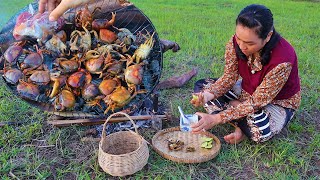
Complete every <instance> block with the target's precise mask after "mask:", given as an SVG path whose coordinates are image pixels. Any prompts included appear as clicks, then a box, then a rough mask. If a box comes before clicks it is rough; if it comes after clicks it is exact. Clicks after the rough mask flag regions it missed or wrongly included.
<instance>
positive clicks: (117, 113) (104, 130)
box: [101, 112, 139, 139]
mask: <svg viewBox="0 0 320 180" xmlns="http://www.w3.org/2000/svg"><path fill="white" fill-rule="evenodd" d="M120 114H121V115H124V116H126V117H127V118H128V119H129V120H130V121H131V123H132V124H133V127H134V130H135V132H136V133H137V134H139V133H138V129H137V126H136V124H135V123H134V121H133V120H132V119H131V117H130V116H129V115H128V114H126V113H123V112H116V113H113V114H111V115H110V116H109V117H108V118H107V120H106V122H105V123H104V124H103V128H102V137H101V139H104V138H105V137H106V126H107V123H108V121H109V120H110V119H111V118H112V117H113V116H116V115H120Z"/></svg>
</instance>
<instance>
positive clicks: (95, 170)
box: [0, 0, 320, 179]
mask: <svg viewBox="0 0 320 180" xmlns="http://www.w3.org/2000/svg"><path fill="white" fill-rule="evenodd" d="M133 2H134V3H135V5H136V6H137V7H139V8H140V9H141V10H142V11H143V12H144V13H145V14H146V15H147V16H148V17H149V18H150V19H151V21H152V23H153V24H154V25H155V27H156V29H157V31H158V33H159V35H160V38H162V39H169V40H172V41H176V42H177V43H179V45H180V46H181V50H180V51H179V52H177V53H172V52H167V53H166V54H165V55H164V67H163V69H162V72H163V73H162V79H166V78H168V77H171V76H175V75H177V74H182V73H184V72H186V71H189V70H191V69H192V67H197V68H198V69H199V73H198V75H197V76H196V77H195V78H193V79H192V80H191V81H189V82H188V83H187V84H186V85H185V86H184V87H182V88H179V89H172V90H163V91H161V94H160V97H161V102H163V103H164V104H165V105H166V106H167V107H168V108H169V109H170V110H171V111H173V113H174V115H175V116H178V112H177V110H176V107H177V105H181V106H182V107H183V109H185V110H186V113H194V112H195V111H196V110H195V109H194V108H193V107H192V106H191V105H190V104H189V99H190V93H191V92H192V88H193V83H194V82H195V81H196V80H197V79H200V78H205V77H208V76H209V77H219V76H220V75H221V74H222V72H223V65H224V62H223V57H224V47H225V44H226V42H227V41H228V40H229V38H230V37H231V36H232V34H233V33H234V28H235V25H234V24H235V18H236V16H237V14H238V13H239V12H240V10H241V9H242V8H243V7H245V6H246V5H248V4H251V3H260V4H264V5H266V6H267V7H269V8H270V9H271V10H272V12H273V14H274V20H275V27H276V29H277V31H278V32H280V33H281V35H282V36H283V37H285V38H286V39H287V40H288V41H289V42H290V43H291V44H292V45H293V46H294V47H295V49H296V52H297V55H298V59H299V71H300V77H301V82H302V90H303V91H302V104H301V108H300V110H299V111H298V112H297V115H296V117H295V118H294V120H293V122H292V123H291V124H290V125H289V127H288V130H287V133H285V134H286V135H280V136H279V137H277V138H275V139H273V140H272V141H270V142H266V143H264V144H259V145H255V144H253V143H252V142H249V141H244V142H242V143H241V144H239V145H228V144H224V143H223V144H222V149H221V152H220V154H219V155H218V156H217V157H216V158H215V159H213V160H211V161H209V162H206V163H201V164H192V165H186V164H179V163H174V162H171V161H169V160H166V159H164V158H162V157H161V156H159V155H158V154H156V153H155V152H154V151H152V150H151V151H150V152H151V155H150V158H149V162H148V165H147V166H146V167H145V168H144V169H143V170H142V171H139V172H137V173H136V174H135V175H133V176H132V177H131V178H133V179H253V178H254V179H318V178H319V174H320V169H319V167H320V164H319V162H320V155H319V153H320V151H319V149H320V135H319V115H320V113H319V110H320V108H319V106H320V97H319V94H320V81H319V79H320V66H319V63H320V40H319V39H320V33H319V32H320V21H319V9H320V3H318V2H319V1H288V0H287V1H276V0H273V1H271V0H264V1H261V0H258V1H250V0H242V1H237V0H225V1H221V0H220V1H219V0H215V1H214V0H211V1H208V0H198V1H192V0H172V1H167V0H154V1H143V0H134V1H133ZM27 3H28V1H14V2H12V1H10V3H9V2H4V3H1V7H0V17H1V20H0V26H2V25H3V24H4V23H5V22H6V21H7V20H8V19H9V18H10V16H11V15H13V14H15V12H17V11H18V10H19V9H20V8H21V7H23V6H25V5H26V4H27ZM0 85H1V86H0V121H16V122H23V124H22V125H19V126H14V125H11V126H4V127H1V128H0V137H1V138H0V174H1V175H2V176H1V178H3V179H12V178H13V177H12V175H10V174H14V175H15V176H17V177H18V178H20V179H94V178H95V179H107V178H110V176H108V175H107V174H105V173H104V172H103V171H102V170H101V168H100V167H99V165H98V162H97V149H98V146H97V143H83V142H81V141H80V138H81V135H82V133H83V131H84V130H85V129H87V128H88V127H66V128H61V129H58V128H52V127H49V126H48V125H46V124H45V121H46V120H47V118H48V115H47V114H45V113H43V112H41V111H40V110H38V109H36V108H33V107H31V106H30V105H28V104H27V103H26V102H24V101H22V100H21V99H19V98H17V97H16V96H14V95H12V94H11V92H10V91H9V90H8V89H7V88H6V86H5V85H4V83H3V82H1V84H0ZM169 125H170V124H169ZM169 125H167V126H169ZM231 130H232V128H231V127H229V126H228V125H223V126H219V127H216V128H214V129H213V130H212V132H213V133H214V134H216V135H217V136H218V137H219V138H221V137H223V135H225V134H227V133H229V132H230V131H231ZM151 136H152V135H150V134H149V135H146V136H145V137H146V138H147V139H150V138H151Z"/></svg>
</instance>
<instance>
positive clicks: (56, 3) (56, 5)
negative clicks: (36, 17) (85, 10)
mask: <svg viewBox="0 0 320 180" xmlns="http://www.w3.org/2000/svg"><path fill="white" fill-rule="evenodd" d="M90 1H91V0H39V13H43V12H44V11H45V10H46V9H47V10H48V11H49V12H51V13H50V15H49V20H50V21H56V20H57V19H58V18H59V17H60V16H62V15H63V13H64V12H66V11H67V10H68V9H71V8H75V7H77V6H80V5H83V4H85V3H89V2H90Z"/></svg>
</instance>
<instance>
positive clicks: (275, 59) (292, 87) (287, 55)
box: [233, 37, 300, 100]
mask: <svg viewBox="0 0 320 180" xmlns="http://www.w3.org/2000/svg"><path fill="white" fill-rule="evenodd" d="M233 44H234V47H236V46H238V45H237V42H236V40H235V38H233ZM237 58H238V61H239V64H238V70H239V74H240V76H241V77H242V85H241V86H242V89H243V90H245V91H246V92H248V93H250V94H251V95H252V94H253V92H254V91H255V90H256V88H257V87H258V86H259V85H260V83H261V82H262V80H263V78H264V77H265V76H266V74H267V73H268V72H270V71H271V70H272V69H273V68H275V67H276V66H277V65H278V64H281V63H284V62H288V63H290V64H292V70H291V73H290V75H289V78H288V80H287V82H286V83H285V85H284V86H283V88H282V89H281V91H280V92H279V93H278V95H277V96H276V97H275V99H276V100H282V99H288V98H290V97H292V96H293V95H295V94H296V93H297V92H298V91H300V78H299V74H298V60H297V55H296V53H295V51H294V49H293V47H292V46H291V45H290V44H289V43H288V42H287V41H286V40H285V39H284V38H282V37H281V38H280V41H279V42H278V44H277V45H276V46H275V47H274V49H273V50H272V52H271V59H270V61H269V63H268V64H267V65H264V66H263V67H262V70H261V71H257V72H255V73H254V74H252V73H251V68H250V67H249V66H248V64H247V59H245V60H244V59H240V58H239V57H238V56H237Z"/></svg>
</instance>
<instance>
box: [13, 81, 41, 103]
mask: <svg viewBox="0 0 320 180" xmlns="http://www.w3.org/2000/svg"><path fill="white" fill-rule="evenodd" d="M17 92H18V93H19V94H20V96H21V97H23V98H26V99H31V100H36V98H37V97H38V96H39V95H40V91H39V88H38V86H37V85H35V84H32V83H29V82H25V81H23V80H21V79H20V80H19V84H18V85H17Z"/></svg>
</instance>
